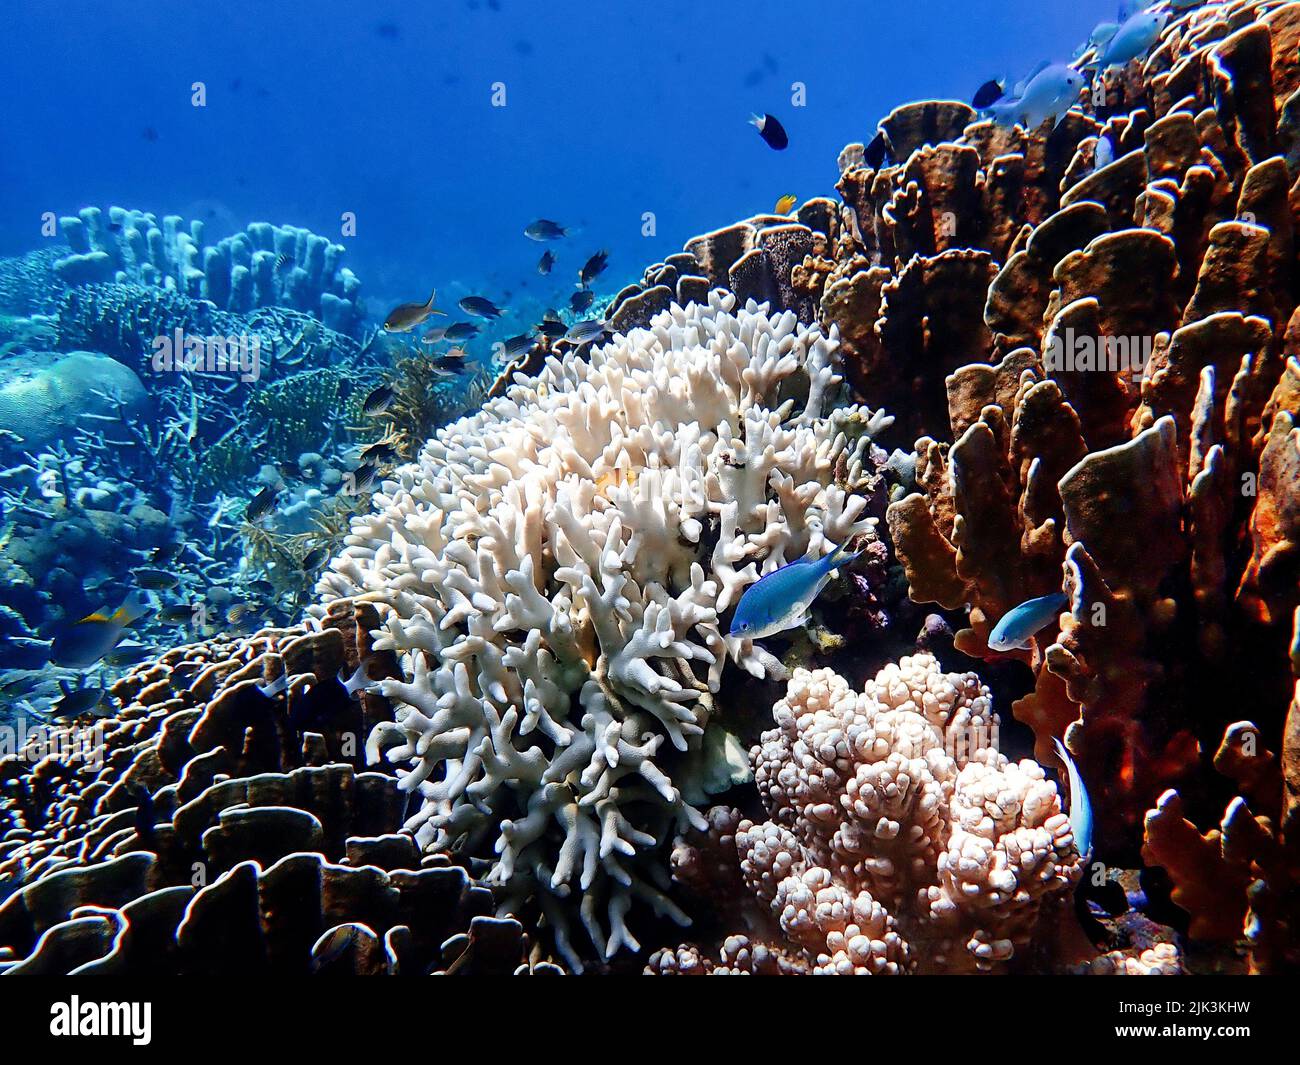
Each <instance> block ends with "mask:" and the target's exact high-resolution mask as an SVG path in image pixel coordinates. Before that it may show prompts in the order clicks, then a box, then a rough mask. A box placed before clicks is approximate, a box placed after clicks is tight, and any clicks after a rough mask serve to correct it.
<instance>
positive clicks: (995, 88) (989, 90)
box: [970, 81, 1007, 111]
mask: <svg viewBox="0 0 1300 1065" xmlns="http://www.w3.org/2000/svg"><path fill="white" fill-rule="evenodd" d="M1006 92H1007V90H1006V89H1004V88H1003V87H1002V82H1000V81H986V82H985V83H984V84H983V85H981V86H980V87H979V88H978V89H976V90H975V96H974V98H973V99H972V100H971V102H970V105H971V107H973V108H975V110H976V111H983V110H984V109H985V108H986V107H990V106H992V105H993V104H995V103H997V102H998V101H999V100H1001V99H1002V97H1003V96H1005V95H1006Z"/></svg>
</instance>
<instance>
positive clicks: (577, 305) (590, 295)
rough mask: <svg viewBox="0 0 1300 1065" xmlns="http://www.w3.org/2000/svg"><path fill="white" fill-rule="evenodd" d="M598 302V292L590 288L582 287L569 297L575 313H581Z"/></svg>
mask: <svg viewBox="0 0 1300 1065" xmlns="http://www.w3.org/2000/svg"><path fill="white" fill-rule="evenodd" d="M595 302H596V294H595V293H594V292H592V291H591V289H589V288H584V289H580V290H579V291H577V292H575V293H574V294H573V295H572V296H570V297H569V306H570V307H571V308H572V309H573V313H574V314H581V313H582V312H583V311H585V310H586V309H587V308H588V307H590V306H591V305H592V304H593V303H595Z"/></svg>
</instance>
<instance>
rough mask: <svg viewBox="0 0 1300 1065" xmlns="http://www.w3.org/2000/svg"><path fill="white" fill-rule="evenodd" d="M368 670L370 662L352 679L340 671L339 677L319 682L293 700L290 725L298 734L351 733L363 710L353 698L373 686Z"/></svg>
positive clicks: (360, 665) (361, 664)
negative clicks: (309, 731)
mask: <svg viewBox="0 0 1300 1065" xmlns="http://www.w3.org/2000/svg"><path fill="white" fill-rule="evenodd" d="M369 667H370V663H369V661H363V662H361V663H360V664H359V665H358V666H357V668H356V671H355V672H354V673H353V674H352V676H351V677H345V676H344V675H343V672H342V670H340V671H339V675H338V676H333V677H326V678H325V679H324V680H318V681H317V682H316V683H315V684H313V685H312V686H311V687H310V688H308V689H307V691H306V692H303V693H302V694H300V695H299V696H298V697H297V698H296V699H294V701H293V706H292V708H291V709H290V711H289V721H290V723H291V724H292V725H293V727H294V728H295V729H297V730H298V731H299V732H304V731H307V730H309V729H310V730H311V731H313V732H325V731H334V730H339V731H347V730H352V728H353V726H354V725H359V724H360V719H361V713H360V706H359V705H358V704H357V702H356V701H355V699H354V698H353V697H354V696H355V695H356V693H357V692H359V691H361V690H362V689H364V688H366V687H368V686H369V685H370V684H371V683H372V682H371V680H370V677H369V676H368V674H367V670H368V669H369ZM356 731H360V730H359V729H357V730H356Z"/></svg>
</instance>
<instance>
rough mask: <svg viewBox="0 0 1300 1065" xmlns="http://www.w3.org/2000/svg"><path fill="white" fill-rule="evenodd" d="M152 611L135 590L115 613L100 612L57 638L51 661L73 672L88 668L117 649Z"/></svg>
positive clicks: (86, 617)
mask: <svg viewBox="0 0 1300 1065" xmlns="http://www.w3.org/2000/svg"><path fill="white" fill-rule="evenodd" d="M148 611H149V604H148V601H147V600H146V599H145V597H144V596H143V595H142V594H141V593H140V592H139V591H133V592H132V593H131V594H130V595H128V596H127V597H126V599H124V600H123V601H122V605H121V606H119V607H118V608H117V609H116V610H114V611H113V612H112V613H111V614H106V613H104V612H103V611H102V610H97V611H95V613H93V614H87V615H86V616H85V617H84V618H82V619H81V620H80V621H78V622H77V623H76V624H75V625H73V626H72V627H71V628H68V629H65V630H64V631H63V632H61V633H60V634H59V635H58V636H56V637H55V638H54V644H53V647H52V649H51V653H50V661H51V662H53V663H54V664H55V665H56V666H67V667H68V668H69V669H88V668H89V667H91V666H93V665H94V664H95V663H96V662H98V661H99V660H100V659H101V658H103V657H104V656H105V655H106V654H108V652H109V651H111V650H112V649H113V648H114V647H116V646H117V645H118V644H119V643H120V642H121V641H122V637H123V636H124V635H125V633H126V630H127V627H128V626H130V625H132V624H134V623H135V622H136V621H139V620H140V618H142V617H144V615H145V614H146V613H148Z"/></svg>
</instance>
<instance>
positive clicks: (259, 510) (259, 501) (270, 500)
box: [244, 485, 280, 523]
mask: <svg viewBox="0 0 1300 1065" xmlns="http://www.w3.org/2000/svg"><path fill="white" fill-rule="evenodd" d="M279 494H280V490H279V489H278V488H274V487H272V486H271V485H267V486H266V487H265V488H263V489H262V490H261V491H260V492H258V493H257V495H255V496H253V498H252V499H250V500H249V501H248V506H247V508H246V509H245V510H244V520H245V521H247V522H250V523H252V522H256V521H258V520H259V519H260V518H264V517H266V516H267V515H268V514H270V513H271V511H272V510H274V509H275V497H276V496H278V495H279Z"/></svg>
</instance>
